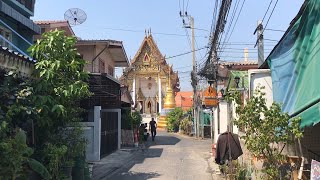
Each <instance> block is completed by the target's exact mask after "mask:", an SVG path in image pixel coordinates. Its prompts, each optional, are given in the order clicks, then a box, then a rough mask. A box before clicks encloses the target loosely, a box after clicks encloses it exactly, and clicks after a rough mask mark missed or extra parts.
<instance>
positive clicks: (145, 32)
mask: <svg viewBox="0 0 320 180" xmlns="http://www.w3.org/2000/svg"><path fill="white" fill-rule="evenodd" d="M144 35H145V36H146V37H147V36H148V35H147V29H144Z"/></svg>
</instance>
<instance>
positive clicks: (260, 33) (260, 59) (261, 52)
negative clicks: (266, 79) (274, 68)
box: [254, 20, 264, 67]
mask: <svg viewBox="0 0 320 180" xmlns="http://www.w3.org/2000/svg"><path fill="white" fill-rule="evenodd" d="M256 33H257V42H256V45H255V46H254V47H256V46H257V45H258V67H260V66H261V65H262V64H263V62H264V45H263V25H262V21H261V20H259V21H258V26H257V28H256V30H255V31H254V34H256Z"/></svg>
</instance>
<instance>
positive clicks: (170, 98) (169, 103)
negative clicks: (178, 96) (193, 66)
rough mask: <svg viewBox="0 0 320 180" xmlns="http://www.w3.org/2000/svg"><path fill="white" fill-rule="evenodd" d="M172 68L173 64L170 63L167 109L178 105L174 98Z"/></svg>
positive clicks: (165, 105)
mask: <svg viewBox="0 0 320 180" xmlns="http://www.w3.org/2000/svg"><path fill="white" fill-rule="evenodd" d="M171 68H172V65H169V77H168V78H169V80H168V86H167V93H166V98H165V101H164V108H167V109H173V108H175V107H176V101H175V99H174V93H173V90H172V87H171Z"/></svg>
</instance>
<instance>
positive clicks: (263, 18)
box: [262, 0, 273, 22]
mask: <svg viewBox="0 0 320 180" xmlns="http://www.w3.org/2000/svg"><path fill="white" fill-rule="evenodd" d="M272 1H273V0H271V1H270V3H269V6H268V9H267V11H266V12H265V13H264V16H263V18H262V22H263V21H264V18H265V17H266V15H267V13H268V11H269V8H270V6H271V4H272Z"/></svg>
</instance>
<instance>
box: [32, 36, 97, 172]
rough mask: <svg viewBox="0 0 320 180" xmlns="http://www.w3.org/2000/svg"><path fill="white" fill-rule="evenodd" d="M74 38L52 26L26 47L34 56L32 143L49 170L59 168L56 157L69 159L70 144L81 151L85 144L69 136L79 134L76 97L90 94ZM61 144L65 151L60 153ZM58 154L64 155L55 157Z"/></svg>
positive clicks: (78, 111)
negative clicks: (33, 138) (50, 29)
mask: <svg viewBox="0 0 320 180" xmlns="http://www.w3.org/2000/svg"><path fill="white" fill-rule="evenodd" d="M76 41H77V39H76V37H67V36H65V35H64V32H63V31H59V30H55V31H50V32H47V33H44V34H43V35H42V39H40V40H38V41H37V42H36V43H35V44H34V45H33V46H31V47H30V48H29V51H30V53H31V55H32V56H33V57H34V58H35V59H36V60H37V62H36V64H35V70H34V72H33V77H34V80H33V83H32V87H33V96H32V102H33V103H34V104H33V105H34V106H33V107H34V108H35V110H36V111H37V118H36V119H37V121H36V122H35V125H34V129H35V145H36V150H37V155H38V157H39V158H41V160H42V161H43V162H45V163H46V164H47V165H48V167H50V169H49V171H50V172H51V173H54V172H57V168H60V166H54V165H52V163H56V164H58V165H60V164H62V163H57V162H55V161H56V160H57V159H58V160H59V161H67V162H68V161H70V160H72V158H73V156H74V154H72V153H70V152H72V148H73V147H75V146H76V145H78V144H81V147H82V148H80V149H78V150H79V151H81V152H82V151H84V148H85V144H84V143H83V138H81V135H80V136H72V133H78V134H79V132H78V131H79V128H77V127H78V126H79V123H77V122H79V121H81V119H80V114H81V112H82V109H81V108H80V107H79V101H80V100H81V99H83V98H87V97H89V96H90V95H91V93H90V91H89V87H88V84H87V80H88V77H89V75H88V73H87V72H85V71H84V70H83V67H84V65H85V60H83V59H82V58H81V57H80V55H79V54H78V53H77V49H76V48H75V44H76ZM67 127H75V128H73V129H70V128H69V129H67ZM80 134H81V133H80ZM70 136H72V137H73V138H72V139H71V138H69V137H70ZM48 147H50V148H48ZM64 147H67V152H66V153H60V152H61V151H60V150H61V149H64ZM47 151H49V152H52V153H51V154H48V153H47ZM56 152H57V153H56ZM61 154H62V155H66V156H67V157H63V158H56V157H58V156H60V155H61ZM53 167H54V168H53ZM55 178H58V176H57V175H55Z"/></svg>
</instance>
